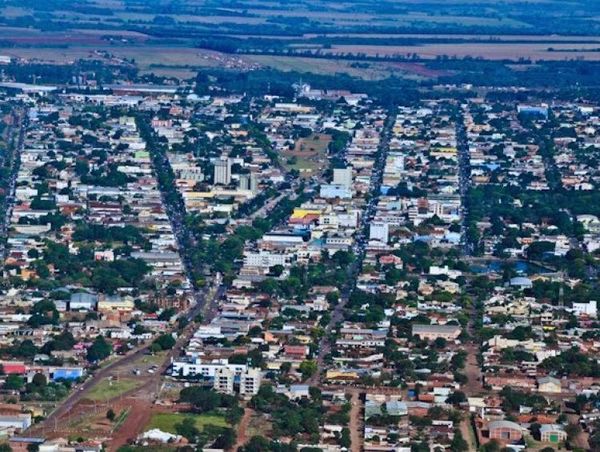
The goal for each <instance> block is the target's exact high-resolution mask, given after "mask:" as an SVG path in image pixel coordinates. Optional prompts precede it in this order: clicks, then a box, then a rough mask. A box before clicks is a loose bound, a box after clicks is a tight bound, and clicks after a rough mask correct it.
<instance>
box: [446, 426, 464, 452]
mask: <svg viewBox="0 0 600 452" xmlns="http://www.w3.org/2000/svg"><path fill="white" fill-rule="evenodd" d="M450 450H451V451H452V452H462V451H464V450H469V443H467V441H465V439H464V438H463V436H462V433H461V432H460V430H456V431H455V432H454V438H453V439H452V442H451V443H450Z"/></svg>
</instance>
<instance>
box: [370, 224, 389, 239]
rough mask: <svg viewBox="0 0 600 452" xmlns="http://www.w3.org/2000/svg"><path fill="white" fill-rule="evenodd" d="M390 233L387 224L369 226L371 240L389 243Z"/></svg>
mask: <svg viewBox="0 0 600 452" xmlns="http://www.w3.org/2000/svg"><path fill="white" fill-rule="evenodd" d="M389 236H390V231H389V225H388V224H387V223H371V225H370V226H369V239H371V240H379V241H380V242H383V243H388V240H389V238H390V237H389Z"/></svg>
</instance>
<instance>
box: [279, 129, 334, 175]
mask: <svg viewBox="0 0 600 452" xmlns="http://www.w3.org/2000/svg"><path fill="white" fill-rule="evenodd" d="M330 141H331V136H330V135H327V134H324V133H320V134H311V135H310V136H308V137H306V138H300V139H298V141H296V147H295V148H294V149H292V150H287V151H285V152H283V157H284V158H285V161H284V165H285V166H286V167H287V168H288V169H294V170H297V171H299V172H300V175H301V176H302V177H311V176H315V175H318V174H317V173H319V172H321V171H324V170H325V168H327V147H328V146H329V142H330Z"/></svg>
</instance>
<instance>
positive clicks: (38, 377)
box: [31, 373, 48, 388]
mask: <svg viewBox="0 0 600 452" xmlns="http://www.w3.org/2000/svg"><path fill="white" fill-rule="evenodd" d="M31 382H32V383H33V385H34V386H36V387H38V388H43V387H44V386H46V385H47V384H48V380H47V379H46V376H45V375H44V374H40V373H37V374H35V375H34V376H33V379H32V380H31Z"/></svg>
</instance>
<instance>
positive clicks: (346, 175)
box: [333, 167, 352, 190]
mask: <svg viewBox="0 0 600 452" xmlns="http://www.w3.org/2000/svg"><path fill="white" fill-rule="evenodd" d="M333 183H334V185H341V186H342V187H344V188H346V189H348V190H350V189H351V188H352V167H348V168H334V169H333Z"/></svg>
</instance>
